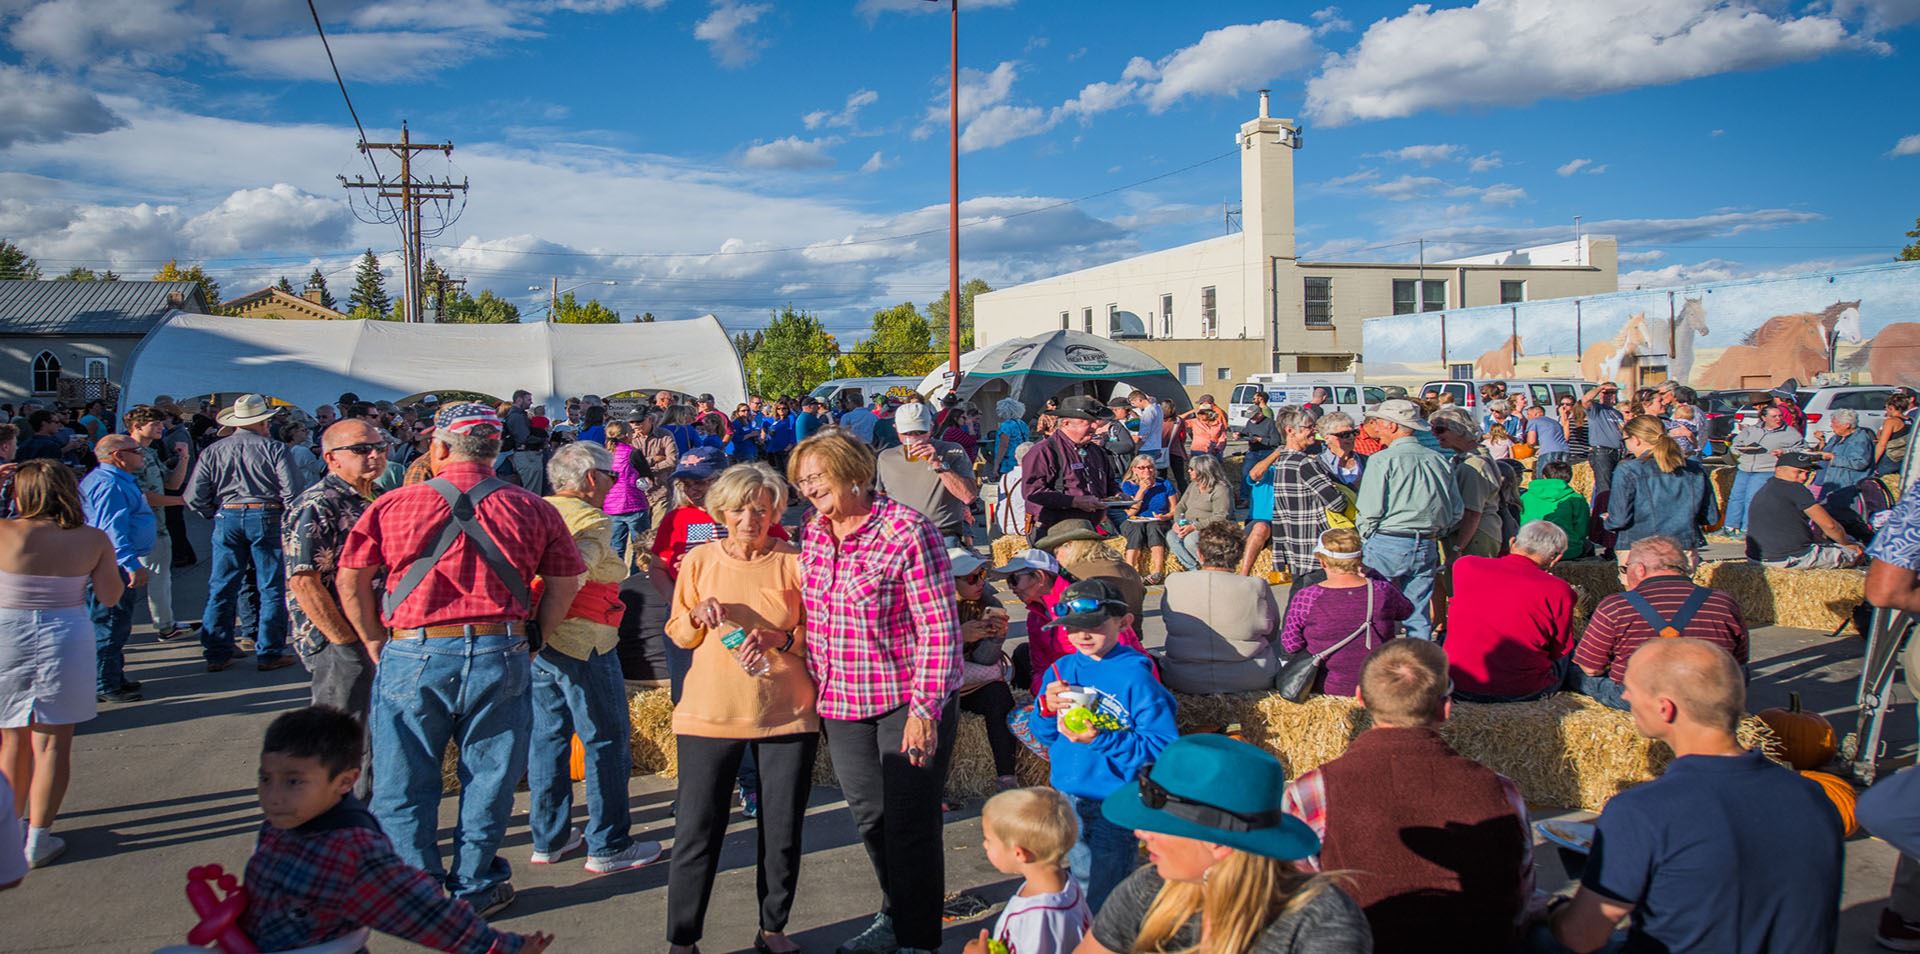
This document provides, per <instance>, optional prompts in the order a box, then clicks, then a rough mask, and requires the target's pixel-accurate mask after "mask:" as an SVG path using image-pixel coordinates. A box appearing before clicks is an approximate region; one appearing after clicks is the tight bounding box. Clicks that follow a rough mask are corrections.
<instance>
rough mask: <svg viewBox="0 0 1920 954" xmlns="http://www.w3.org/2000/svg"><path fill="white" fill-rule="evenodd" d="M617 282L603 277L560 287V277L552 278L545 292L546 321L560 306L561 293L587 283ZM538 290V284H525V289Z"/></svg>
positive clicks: (610, 283)
mask: <svg viewBox="0 0 1920 954" xmlns="http://www.w3.org/2000/svg"><path fill="white" fill-rule="evenodd" d="M618 284H620V283H619V282H617V281H614V280H613V279H611V278H604V279H601V280H600V281H597V282H581V283H580V284H578V285H568V286H567V287H565V288H561V287H560V279H559V278H555V279H554V280H553V283H552V284H551V285H549V286H548V292H547V320H548V321H552V320H553V313H554V312H555V311H556V310H558V309H559V308H560V296H561V295H564V294H566V293H567V292H570V291H573V290H574V289H576V288H585V287H587V286H588V285H618ZM539 290H540V286H538V285H528V286H527V291H539Z"/></svg>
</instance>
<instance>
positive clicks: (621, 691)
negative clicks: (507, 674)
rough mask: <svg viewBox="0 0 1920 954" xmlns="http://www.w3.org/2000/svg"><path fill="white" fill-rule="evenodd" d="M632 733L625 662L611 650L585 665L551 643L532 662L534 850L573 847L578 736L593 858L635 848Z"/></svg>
mask: <svg viewBox="0 0 1920 954" xmlns="http://www.w3.org/2000/svg"><path fill="white" fill-rule="evenodd" d="M631 732H632V729H631V727H630V726H629V725H628V722H627V693H626V688H625V684H624V683H622V682H621V679H620V657H618V656H616V655H614V654H613V653H610V652H606V653H595V654H594V655H593V658H592V659H585V660H581V659H575V658H573V657H572V656H569V655H567V654H566V653H563V652H560V651H558V650H556V649H554V648H553V647H551V646H549V647H547V648H545V649H542V650H540V653H539V655H536V656H535V657H533V742H532V745H531V749H532V751H531V753H530V754H529V756H528V758H527V789H528V791H529V792H530V793H531V799H530V807H529V809H528V812H527V814H528V827H530V828H532V829H533V848H534V850H535V851H559V850H560V848H561V847H562V846H564V845H565V844H566V843H567V830H568V827H569V826H570V825H571V824H572V822H571V819H572V818H573V780H572V779H571V778H570V777H569V776H568V772H567V754H568V750H569V748H570V745H569V742H570V741H571V737H572V736H574V735H578V736H580V745H581V746H582V747H584V748H585V749H586V753H587V757H586V767H587V854H588V855H590V856H593V857H597V858H605V857H607V856H609V855H617V854H619V853H620V852H622V851H625V850H626V849H627V846H628V845H630V844H633V837H632V835H630V834H629V833H628V830H629V827H630V820H629V815H628V812H627V776H628V774H629V773H630V772H631V771H632V768H633V754H632V752H631V751H630V750H629V749H628V748H627V737H628V736H629V735H630V734H631Z"/></svg>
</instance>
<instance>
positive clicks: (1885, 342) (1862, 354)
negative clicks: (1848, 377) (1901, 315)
mask: <svg viewBox="0 0 1920 954" xmlns="http://www.w3.org/2000/svg"><path fill="white" fill-rule="evenodd" d="M1846 363H1847V367H1848V368H1849V369H1850V370H1855V371H1857V370H1859V369H1861V368H1863V367H1864V368H1865V369H1866V371H1867V375H1868V377H1869V378H1871V379H1872V381H1873V383H1875V384H1908V383H1911V382H1915V381H1920V322H1914V321H1896V322H1894V323H1893V324H1890V325H1888V326H1886V327H1885V328H1882V329H1880V333H1879V334H1877V335H1874V336H1873V340H1872V341H1869V342H1867V343H1866V346H1865V347H1862V348H1861V349H1860V350H1859V351H1856V352H1854V353H1853V354H1852V355H1851V356H1850V357H1848V358H1847V362H1846Z"/></svg>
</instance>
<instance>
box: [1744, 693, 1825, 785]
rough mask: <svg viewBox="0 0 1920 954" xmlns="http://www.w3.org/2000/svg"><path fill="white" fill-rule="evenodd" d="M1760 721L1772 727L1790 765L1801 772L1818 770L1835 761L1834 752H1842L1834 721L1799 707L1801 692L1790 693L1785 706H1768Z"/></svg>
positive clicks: (1783, 754) (1761, 714)
mask: <svg viewBox="0 0 1920 954" xmlns="http://www.w3.org/2000/svg"><path fill="white" fill-rule="evenodd" d="M1759 716H1760V721H1762V722H1765V723H1766V724H1767V728H1769V729H1772V730H1773V734H1774V735H1776V736H1778V737H1779V739H1780V748H1781V754H1782V756H1783V757H1785V758H1786V760H1787V764H1788V765H1791V766H1793V767H1794V768H1796V769H1799V770H1801V771H1806V770H1807V769H1817V768H1819V767H1820V766H1822V765H1825V764H1827V763H1828V762H1831V761H1833V756H1834V754H1835V753H1837V752H1839V751H1840V743H1839V740H1838V739H1836V738H1835V737H1834V733H1833V723H1831V722H1828V721H1827V717H1826V716H1823V715H1821V714H1820V713H1818V712H1808V711H1806V710H1805V709H1802V708H1800V694H1799V693H1797V692H1792V693H1788V694H1787V707H1786V708H1785V709H1778V708H1775V709H1768V710H1766V711H1764V712H1761V713H1759Z"/></svg>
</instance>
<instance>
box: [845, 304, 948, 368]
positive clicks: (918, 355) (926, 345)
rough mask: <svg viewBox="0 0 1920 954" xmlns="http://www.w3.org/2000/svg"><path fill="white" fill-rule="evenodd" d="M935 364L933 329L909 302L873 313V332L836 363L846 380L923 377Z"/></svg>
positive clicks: (936, 358) (937, 357)
mask: <svg viewBox="0 0 1920 954" xmlns="http://www.w3.org/2000/svg"><path fill="white" fill-rule="evenodd" d="M939 363H940V358H939V356H938V355H937V354H936V353H935V352H934V348H933V329H932V328H931V327H929V326H928V324H927V319H925V318H923V317H921V315H920V312H919V311H918V310H917V309H915V308H914V307H913V302H904V303H902V304H898V305H895V306H893V307H892V308H883V309H881V310H879V311H876V312H874V313H873V330H872V331H871V332H869V333H868V335H867V336H866V338H864V339H862V340H861V342H860V343H859V344H856V345H854V346H853V347H852V348H851V349H849V350H848V351H847V354H846V356H845V357H843V358H841V359H840V373H841V374H843V375H845V376H846V377H850V378H866V377H881V376H884V375H893V374H911V375H923V374H926V373H927V372H928V371H931V370H933V369H934V367H935V366H936V365H938V364H939Z"/></svg>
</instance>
